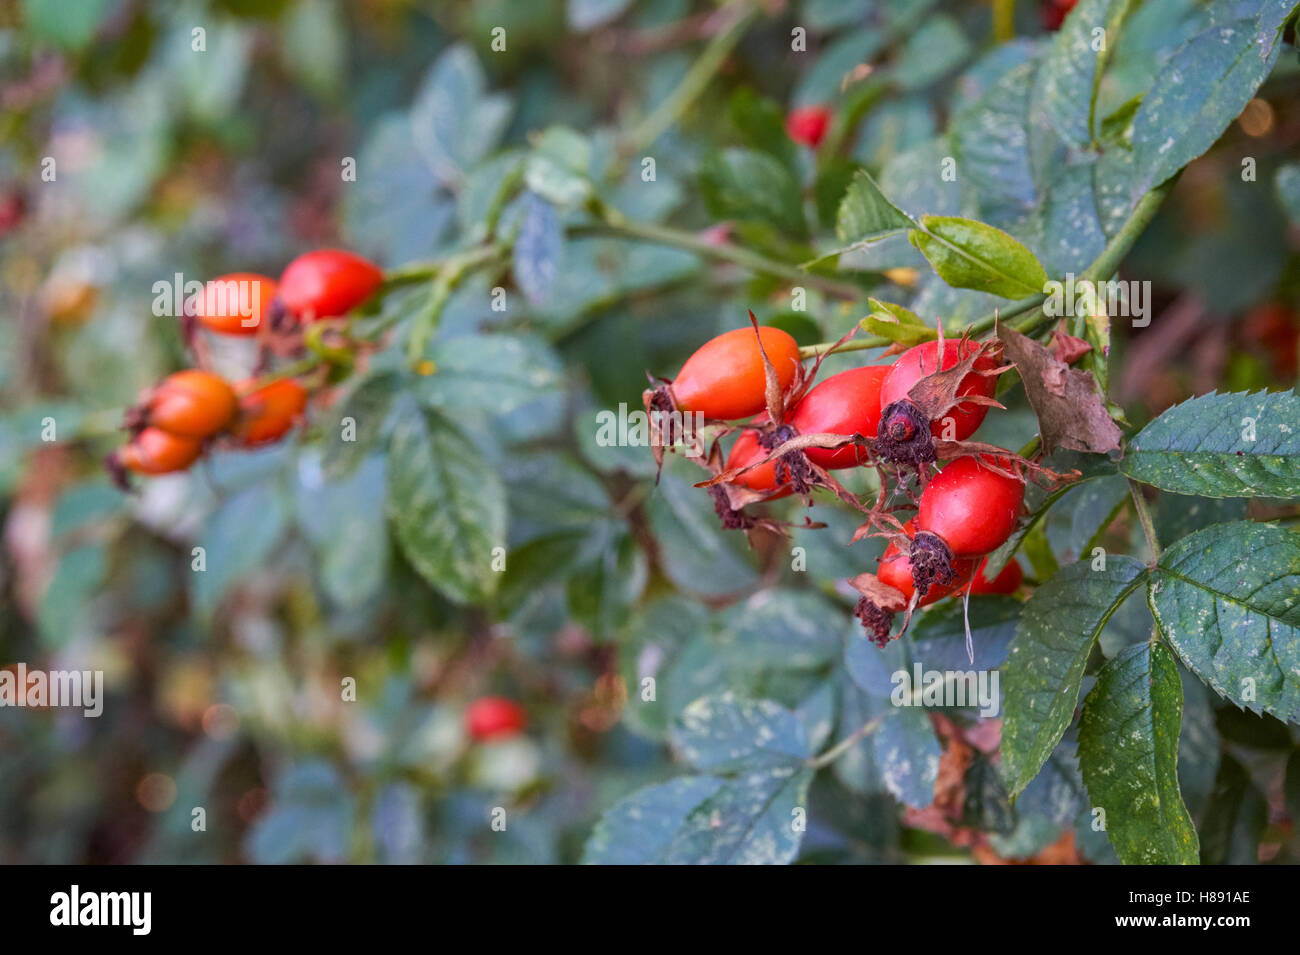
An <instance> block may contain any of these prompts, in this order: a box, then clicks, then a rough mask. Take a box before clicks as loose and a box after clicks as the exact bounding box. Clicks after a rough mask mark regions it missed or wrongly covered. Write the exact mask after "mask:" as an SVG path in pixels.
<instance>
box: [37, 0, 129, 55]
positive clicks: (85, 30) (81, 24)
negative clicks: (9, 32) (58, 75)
mask: <svg viewBox="0 0 1300 955" xmlns="http://www.w3.org/2000/svg"><path fill="white" fill-rule="evenodd" d="M109 7H110V5H109V3H108V0H23V27H24V29H25V30H26V31H27V32H28V33H29V34H31V36H32V37H33V38H35V39H37V40H44V41H46V42H49V43H53V44H54V45H55V46H59V47H62V48H63V49H65V50H80V49H83V48H85V47H86V46H87V45H88V44H89V43H90V41H91V40H93V39H94V38H95V32H96V31H97V30H98V29H99V24H100V21H101V20H103V18H104V14H105V13H106V12H108V10H109Z"/></svg>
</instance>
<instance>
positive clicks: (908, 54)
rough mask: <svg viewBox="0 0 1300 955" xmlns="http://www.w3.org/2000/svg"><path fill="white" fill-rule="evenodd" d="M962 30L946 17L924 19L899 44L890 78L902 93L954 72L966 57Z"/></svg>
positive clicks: (968, 44)
mask: <svg viewBox="0 0 1300 955" xmlns="http://www.w3.org/2000/svg"><path fill="white" fill-rule="evenodd" d="M970 52H971V46H970V42H969V41H968V40H967V39H966V34H965V32H963V29H962V27H961V26H960V25H959V24H958V23H957V21H956V20H954V19H953V18H952V17H950V16H948V15H947V14H943V13H940V14H936V15H934V16H930V17H926V19H925V20H924V21H923V22H922V23H921V25H920V27H919V28H918V29H917V30H916V32H914V33H913V34H912V35H911V36H909V37H908V39H907V42H905V43H904V44H903V49H902V51H901V52H900V53H899V56H898V62H897V63H896V64H895V65H894V67H893V70H892V74H891V75H892V76H893V77H894V79H895V80H896V81H897V82H898V84H899V86H900V87H901V88H902V89H904V90H916V89H921V88H922V87H925V86H929V85H930V84H931V83H934V82H935V81H936V80H939V79H942V78H943V77H944V76H946V75H947V74H949V73H950V72H952V71H953V70H955V69H956V68H957V67H959V66H960V65H961V64H962V63H964V62H965V61H966V59H967V58H968V57H969V56H970Z"/></svg>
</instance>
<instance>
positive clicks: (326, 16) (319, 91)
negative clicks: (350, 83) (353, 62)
mask: <svg viewBox="0 0 1300 955" xmlns="http://www.w3.org/2000/svg"><path fill="white" fill-rule="evenodd" d="M281 49H282V53H283V56H284V60H285V64H286V65H287V66H288V68H289V70H290V71H291V72H292V73H293V74H294V75H295V76H296V77H297V78H298V80H299V81H300V82H301V83H302V84H303V85H304V86H306V87H307V88H308V89H310V90H311V91H312V92H313V93H315V94H316V95H317V96H327V97H333V96H335V95H336V94H337V93H338V92H339V89H340V87H341V86H342V83H343V78H344V77H345V76H347V52H348V46H347V26H346V25H345V23H344V19H343V11H342V9H341V8H340V7H338V6H337V5H336V4H333V3H328V2H326V0H297V2H296V3H294V5H293V6H292V7H290V9H289V11H288V13H287V14H286V16H285V20H284V40H283V43H282V46H281Z"/></svg>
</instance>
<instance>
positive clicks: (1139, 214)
mask: <svg viewBox="0 0 1300 955" xmlns="http://www.w3.org/2000/svg"><path fill="white" fill-rule="evenodd" d="M1177 180H1178V176H1173V177H1171V178H1170V179H1167V180H1165V181H1164V182H1162V183H1161V184H1160V185H1158V186H1156V188H1154V189H1152V190H1151V191H1150V192H1148V193H1147V194H1146V195H1144V196H1143V197H1142V198H1141V199H1139V200H1138V201H1137V204H1136V205H1135V206H1133V211H1132V212H1130V213H1129V214H1128V218H1127V219H1125V220H1124V224H1123V225H1122V226H1120V229H1119V231H1118V232H1116V233H1115V235H1114V237H1113V238H1112V239H1111V240H1110V241H1109V242H1108V243H1106V248H1104V249H1102V251H1101V254H1100V255H1099V256H1097V258H1096V259H1094V260H1093V262H1092V264H1091V265H1089V266H1088V267H1087V268H1086V269H1084V270H1083V274H1082V275H1081V276H1079V278H1078V279H1076V280H1075V281H1076V283H1077V282H1080V281H1083V280H1085V279H1086V280H1088V281H1091V282H1104V281H1106V280H1108V279H1109V278H1110V277H1111V276H1112V275H1114V274H1115V271H1116V270H1117V269H1118V268H1119V265H1120V263H1121V262H1122V261H1123V260H1124V256H1126V255H1128V253H1129V250H1130V249H1132V248H1133V243H1135V242H1137V239H1138V236H1140V235H1141V234H1142V233H1143V232H1144V231H1146V227H1147V226H1149V225H1150V224H1151V220H1152V219H1154V218H1155V215H1156V212H1157V211H1158V210H1159V209H1160V204H1161V203H1162V202H1164V201H1165V197H1166V196H1168V195H1169V192H1170V190H1172V189H1173V188H1174V183H1175V182H1177ZM1046 299H1047V296H1046V295H1044V294H1038V295H1031V296H1030V297H1029V298H1022V299H1020V301H1018V302H1011V303H1010V304H1008V305H1006V306H1005V307H1003V308H1000V309H998V310H997V311H996V312H994V313H992V314H990V315H985V316H984V317H982V318H978V319H976V320H975V321H973V322H971V323H970V325H969V326H968V327H967V330H968V331H969V332H970V333H971V334H972V335H980V334H983V333H984V332H986V331H989V330H990V329H992V328H993V326H994V324H995V323H996V322H998V321H999V320H1004V319H1007V318H1011V317H1013V316H1015V315H1022V314H1024V313H1025V312H1028V311H1030V310H1031V309H1036V308H1038V306H1040V305H1042V304H1043V302H1044V301H1046ZM1053 320H1054V319H1053V318H1052V317H1051V316H1048V315H1046V314H1044V313H1042V312H1039V314H1037V315H1032V316H1030V317H1029V318H1028V319H1026V320H1025V321H1024V322H1022V323H1021V324H1020V325H1018V326H1014V327H1015V328H1016V331H1018V332H1020V333H1021V334H1024V335H1030V334H1033V332H1034V331H1036V330H1037V329H1038V328H1039V327H1041V326H1042V325H1043V324H1045V323H1046V322H1048V321H1053ZM834 344H835V343H834V342H820V343H818V344H816V345H807V346H805V347H803V348H800V349H799V357H800V358H815V357H816V356H818V355H821V354H823V353H824V352H827V351H830V349H831V348H832V347H833V346H834ZM890 344H892V341H891V340H890V339H888V338H881V337H874V338H859V339H854V340H853V341H849V342H846V343H845V344H843V345H841V346H840V347H839V348H837V349H836V353H837V354H838V353H839V352H848V351H861V350H863V349H867V348H883V347H884V346H886V345H890Z"/></svg>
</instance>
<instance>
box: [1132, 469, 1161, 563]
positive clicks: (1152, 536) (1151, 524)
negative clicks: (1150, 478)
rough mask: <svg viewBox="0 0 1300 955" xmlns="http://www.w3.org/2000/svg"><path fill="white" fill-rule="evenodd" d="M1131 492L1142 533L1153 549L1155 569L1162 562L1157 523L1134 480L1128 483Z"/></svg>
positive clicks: (1152, 557) (1152, 558) (1152, 560)
mask: <svg viewBox="0 0 1300 955" xmlns="http://www.w3.org/2000/svg"><path fill="white" fill-rule="evenodd" d="M1128 489H1129V492H1130V493H1131V494H1132V495H1133V507H1134V508H1135V509H1136V510H1137V516H1138V522H1139V523H1140V524H1141V525H1142V533H1143V534H1145V535H1146V538H1147V546H1148V547H1150V548H1151V566H1152V567H1154V566H1155V565H1156V562H1157V561H1158V560H1160V544H1159V543H1158V542H1157V541H1156V523H1155V521H1154V520H1152V518H1151V508H1150V507H1149V506H1148V505H1147V500H1146V498H1144V497H1143V496H1142V489H1141V488H1140V487H1139V486H1138V485H1137V482H1135V481H1134V480H1133V479H1131V478H1130V479H1129V482H1128Z"/></svg>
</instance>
